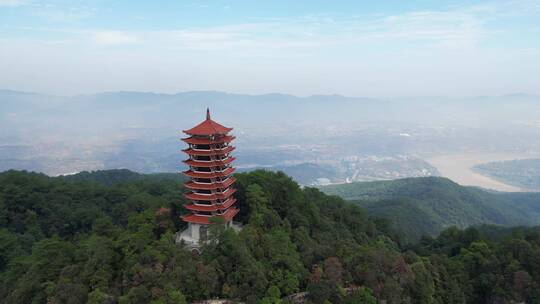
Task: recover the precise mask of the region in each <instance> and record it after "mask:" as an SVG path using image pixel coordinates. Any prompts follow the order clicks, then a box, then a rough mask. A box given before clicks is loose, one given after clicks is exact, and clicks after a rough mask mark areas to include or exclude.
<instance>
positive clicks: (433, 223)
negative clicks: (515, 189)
mask: <svg viewBox="0 0 540 304" xmlns="http://www.w3.org/2000/svg"><path fill="white" fill-rule="evenodd" d="M321 190H322V191H323V192H325V193H327V194H331V195H338V196H340V197H342V198H344V199H346V200H350V201H352V202H354V203H356V204H358V205H360V206H361V207H362V208H363V209H364V210H366V212H367V213H368V215H371V216H376V217H383V218H387V219H391V222H392V223H391V224H392V228H393V229H394V230H396V231H399V234H400V237H401V238H402V241H406V242H409V243H410V242H417V241H418V240H419V239H420V238H421V237H422V236H423V235H430V236H433V237H435V236H437V235H439V233H441V232H442V231H443V230H444V229H446V228H448V227H450V226H456V227H458V228H467V227H469V226H473V225H481V224H494V225H504V226H521V225H523V226H535V225H540V193H502V192H488V191H486V190H483V189H479V188H474V187H464V186H461V185H458V184H456V183H454V182H453V181H451V180H449V179H447V178H442V177H421V178H404V179H398V180H389V181H377V182H358V183H350V184H340V185H330V186H324V187H321Z"/></svg>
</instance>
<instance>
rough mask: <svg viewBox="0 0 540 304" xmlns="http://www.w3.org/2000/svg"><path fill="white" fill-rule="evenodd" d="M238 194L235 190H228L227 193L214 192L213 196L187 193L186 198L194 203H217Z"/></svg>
mask: <svg viewBox="0 0 540 304" xmlns="http://www.w3.org/2000/svg"><path fill="white" fill-rule="evenodd" d="M235 192H236V189H234V188H228V189H227V190H226V191H225V192H214V193H212V194H206V193H205V194H201V193H195V192H191V193H186V194H184V197H185V198H187V199H188V200H192V201H217V200H225V199H228V198H229V196H231V195H233V194H234V193H235Z"/></svg>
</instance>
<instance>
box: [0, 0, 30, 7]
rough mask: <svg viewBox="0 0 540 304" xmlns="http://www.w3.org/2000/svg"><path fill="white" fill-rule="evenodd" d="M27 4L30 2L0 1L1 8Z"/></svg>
mask: <svg viewBox="0 0 540 304" xmlns="http://www.w3.org/2000/svg"><path fill="white" fill-rule="evenodd" d="M27 3H28V1H26V0H0V6H10V7H16V6H22V5H25V4H27Z"/></svg>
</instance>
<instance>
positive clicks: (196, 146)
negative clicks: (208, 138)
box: [193, 145, 210, 150]
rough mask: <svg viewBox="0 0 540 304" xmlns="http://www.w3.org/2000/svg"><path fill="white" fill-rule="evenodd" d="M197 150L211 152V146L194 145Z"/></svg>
mask: <svg viewBox="0 0 540 304" xmlns="http://www.w3.org/2000/svg"><path fill="white" fill-rule="evenodd" d="M193 149H195V150H210V145H193Z"/></svg>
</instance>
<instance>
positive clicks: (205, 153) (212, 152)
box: [182, 146, 235, 156]
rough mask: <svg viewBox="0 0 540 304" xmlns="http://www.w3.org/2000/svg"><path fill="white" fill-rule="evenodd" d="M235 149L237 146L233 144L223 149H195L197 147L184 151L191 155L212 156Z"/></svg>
mask: <svg viewBox="0 0 540 304" xmlns="http://www.w3.org/2000/svg"><path fill="white" fill-rule="evenodd" d="M234 149H235V148H234V147H233V146H228V147H225V148H223V149H210V150H195V149H191V148H189V149H185V150H182V151H184V152H185V153H187V154H189V155H203V156H210V155H221V154H227V153H231V152H232V151H234Z"/></svg>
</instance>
